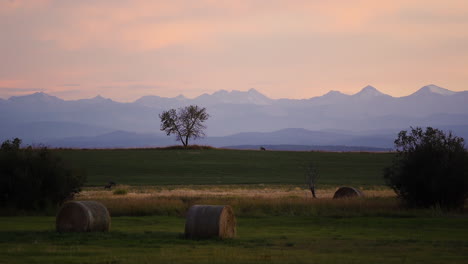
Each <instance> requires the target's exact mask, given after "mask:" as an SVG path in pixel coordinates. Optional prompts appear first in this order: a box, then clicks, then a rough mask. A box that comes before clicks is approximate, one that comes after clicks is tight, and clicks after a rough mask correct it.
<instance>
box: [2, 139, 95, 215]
mask: <svg viewBox="0 0 468 264" xmlns="http://www.w3.org/2000/svg"><path fill="white" fill-rule="evenodd" d="M20 144H21V140H20V139H17V138H16V139H14V140H13V141H10V140H7V141H5V142H3V144H2V146H1V148H0V206H2V207H13V208H18V209H25V210H39V209H45V208H50V207H51V206H52V207H57V206H59V205H60V204H62V203H63V202H64V201H65V200H67V199H70V198H73V195H74V194H75V193H77V192H79V191H80V188H81V186H82V185H83V184H84V182H85V180H86V177H85V174H84V173H82V172H80V171H76V170H72V169H70V168H69V167H68V166H67V165H66V164H65V163H64V162H63V161H62V160H61V159H60V158H59V157H57V156H56V155H54V154H53V152H52V151H50V150H49V149H47V148H46V147H41V148H32V147H30V146H29V147H27V148H24V149H21V148H20Z"/></svg>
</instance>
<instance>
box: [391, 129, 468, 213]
mask: <svg viewBox="0 0 468 264" xmlns="http://www.w3.org/2000/svg"><path fill="white" fill-rule="evenodd" d="M395 147H396V150H397V154H396V156H395V158H394V160H393V163H392V165H391V166H390V167H388V168H386V169H385V172H384V177H385V179H386V181H387V184H388V185H389V186H390V187H391V188H392V189H393V190H395V192H396V193H397V195H398V197H399V198H400V199H402V200H403V202H405V203H406V204H407V205H409V206H414V207H432V206H439V207H441V208H443V209H454V208H463V206H464V202H465V200H466V199H467V198H468V152H467V150H466V149H465V146H464V139H463V138H459V137H456V136H453V135H452V133H451V132H449V133H448V134H445V133H444V132H443V131H441V130H438V129H434V128H431V127H428V128H426V130H425V131H424V130H423V129H421V128H420V127H417V128H411V131H410V133H408V132H407V131H401V132H400V133H399V134H398V138H397V139H396V140H395Z"/></svg>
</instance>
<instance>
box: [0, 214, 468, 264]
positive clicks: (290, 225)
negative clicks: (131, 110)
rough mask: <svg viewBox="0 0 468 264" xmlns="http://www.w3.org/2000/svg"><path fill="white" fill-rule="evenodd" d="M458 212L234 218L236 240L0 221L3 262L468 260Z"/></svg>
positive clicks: (120, 225)
mask: <svg viewBox="0 0 468 264" xmlns="http://www.w3.org/2000/svg"><path fill="white" fill-rule="evenodd" d="M466 226H468V219H467V218H460V217H443V218H441V217H431V218H425V217H414V218H382V217H352V218H340V217H259V218H238V238H236V239H234V240H225V241H222V240H216V239H213V240H201V241H192V240H186V239H183V238H182V232H183V230H184V219H183V218H180V217H167V216H166V217H164V216H152V217H151V216H149V217H115V218H113V220H112V228H111V229H112V230H111V231H110V232H109V233H81V234H80V233H71V234H70V233H68V234H59V233H56V232H55V231H54V218H53V217H6V218H5V217H3V218H0V256H1V257H0V263H9V264H13V263H61V264H62V263H467V261H468V239H467V237H468V229H467V228H466Z"/></svg>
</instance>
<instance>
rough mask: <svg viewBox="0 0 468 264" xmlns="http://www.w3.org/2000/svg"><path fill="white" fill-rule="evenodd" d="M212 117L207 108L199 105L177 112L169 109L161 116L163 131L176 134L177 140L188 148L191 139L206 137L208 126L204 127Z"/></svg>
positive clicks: (182, 108) (183, 108) (180, 109)
mask: <svg viewBox="0 0 468 264" xmlns="http://www.w3.org/2000/svg"><path fill="white" fill-rule="evenodd" d="M208 117H210V115H208V113H207V112H206V108H204V107H203V108H201V107H199V106H197V105H190V106H186V107H181V108H179V109H177V110H175V109H169V110H167V111H164V112H162V113H161V114H160V115H159V118H160V119H161V131H164V132H166V134H167V135H168V136H169V135H170V134H175V135H176V137H177V140H180V142H182V144H183V145H184V147H185V148H186V147H187V146H188V143H189V139H191V138H193V139H197V138H201V137H204V136H205V132H204V131H203V130H204V129H206V126H205V125H203V122H205V121H206V120H207V119H208Z"/></svg>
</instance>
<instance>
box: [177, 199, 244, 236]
mask: <svg viewBox="0 0 468 264" xmlns="http://www.w3.org/2000/svg"><path fill="white" fill-rule="evenodd" d="M235 236H236V217H235V216H234V212H233V210H232V207H231V206H229V205H194V206H192V207H190V209H189V210H188V212H187V219H186V222H185V237H186V238H190V239H202V238H211V237H219V238H222V239H224V238H234V237H235Z"/></svg>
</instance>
